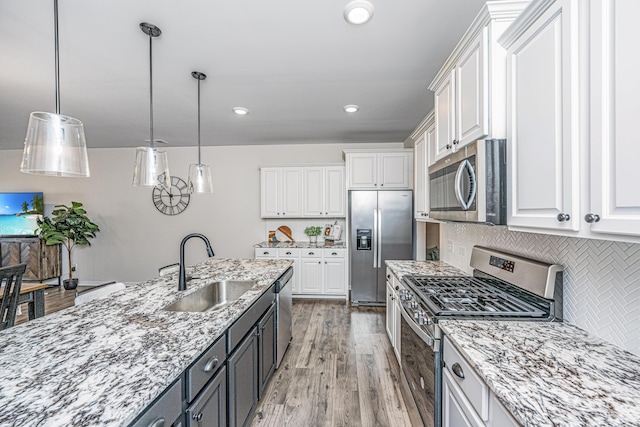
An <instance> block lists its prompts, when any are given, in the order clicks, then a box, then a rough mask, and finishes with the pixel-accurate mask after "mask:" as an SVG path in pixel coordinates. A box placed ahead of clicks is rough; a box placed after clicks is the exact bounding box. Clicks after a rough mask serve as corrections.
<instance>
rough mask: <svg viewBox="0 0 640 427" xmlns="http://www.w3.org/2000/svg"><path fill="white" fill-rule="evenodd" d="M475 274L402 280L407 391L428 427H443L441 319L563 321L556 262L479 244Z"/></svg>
mask: <svg viewBox="0 0 640 427" xmlns="http://www.w3.org/2000/svg"><path fill="white" fill-rule="evenodd" d="M470 264H471V267H473V269H474V270H473V276H442V275H440V276H424V275H419V276H418V275H413V276H412V275H408V276H404V277H403V279H402V280H403V284H404V289H402V290H400V291H399V297H400V299H401V302H402V304H401V305H402V310H401V313H400V314H401V319H400V337H401V339H400V357H401V360H402V363H401V367H402V373H403V377H404V379H405V382H406V385H407V387H406V389H408V392H409V393H410V394H411V396H412V397H413V401H414V403H415V406H416V409H417V412H418V413H419V414H420V418H421V419H422V422H423V424H424V425H425V426H427V427H441V421H442V417H441V409H442V406H441V405H442V404H441V401H442V355H441V341H442V340H441V338H442V332H441V330H440V328H439V327H438V321H440V320H442V319H483V320H528V321H529V320H530V321H553V320H562V271H563V268H562V266H560V265H556V264H547V263H543V262H539V261H534V260H530V259H527V258H523V257H519V256H516V255H512V254H507V253H505V252H500V251H496V250H493V249H487V248H483V247H480V246H475V247H474V248H473V251H472V253H471V262H470Z"/></svg>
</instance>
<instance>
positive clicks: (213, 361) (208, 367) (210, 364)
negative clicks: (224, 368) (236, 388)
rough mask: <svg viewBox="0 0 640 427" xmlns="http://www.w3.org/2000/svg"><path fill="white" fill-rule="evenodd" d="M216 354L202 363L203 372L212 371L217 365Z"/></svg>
mask: <svg viewBox="0 0 640 427" xmlns="http://www.w3.org/2000/svg"><path fill="white" fill-rule="evenodd" d="M218 362H219V360H218V356H214V357H212V358H211V359H209V361H208V362H207V364H206V365H204V371H205V372H212V371H213V370H214V369H215V367H216V366H218Z"/></svg>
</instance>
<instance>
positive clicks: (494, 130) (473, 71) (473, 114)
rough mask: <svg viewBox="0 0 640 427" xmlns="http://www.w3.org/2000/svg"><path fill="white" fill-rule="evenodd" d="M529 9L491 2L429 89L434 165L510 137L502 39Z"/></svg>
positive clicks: (511, 4) (517, 4)
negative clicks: (477, 143) (488, 140)
mask: <svg viewBox="0 0 640 427" xmlns="http://www.w3.org/2000/svg"><path fill="white" fill-rule="evenodd" d="M527 3H528V1H513V2H492V1H490V2H487V3H486V4H485V6H484V7H483V9H482V10H481V11H480V13H479V14H478V16H476V19H475V20H474V21H473V23H472V24H471V26H470V27H469V29H468V30H467V32H466V33H465V34H464V36H463V37H462V39H461V40H460V42H459V43H458V45H457V46H456V48H455V49H454V51H453V52H452V53H451V55H450V56H449V59H447V61H446V62H445V64H444V65H443V67H442V68H441V69H440V72H439V73H438V74H437V75H436V77H435V79H434V80H433V82H431V84H430V85H429V89H430V90H432V91H433V92H434V108H435V145H434V160H433V161H437V160H440V159H441V158H443V157H445V156H447V155H448V154H450V153H452V152H455V151H457V150H458V149H460V148H462V147H463V146H465V145H467V144H469V143H471V142H473V141H476V140H478V139H482V138H499V139H502V138H504V137H505V133H506V129H505V122H504V112H505V103H506V100H505V90H506V88H505V82H504V79H505V51H504V48H502V46H500V45H499V44H498V42H497V38H498V37H499V36H500V35H501V34H502V32H503V31H504V30H505V28H506V27H507V25H508V24H509V23H510V22H511V21H513V20H514V19H515V18H516V17H517V16H518V15H519V14H520V12H521V11H522V10H523V9H524V7H525V6H526V5H527Z"/></svg>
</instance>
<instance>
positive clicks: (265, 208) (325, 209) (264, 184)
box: [260, 166, 346, 218]
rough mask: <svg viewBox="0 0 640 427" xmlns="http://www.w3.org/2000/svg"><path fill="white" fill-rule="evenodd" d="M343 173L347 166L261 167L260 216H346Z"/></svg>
mask: <svg viewBox="0 0 640 427" xmlns="http://www.w3.org/2000/svg"><path fill="white" fill-rule="evenodd" d="M344 175H345V169H344V166H317V167H316V166H314V167H280V168H277V167H273V168H272V167H265V168H261V169H260V186H261V194H260V196H261V203H260V206H261V209H260V210H261V217H262V218H282V217H285V218H304V217H331V218H337V217H344V216H345V214H346V209H345V204H346V194H345V191H346V190H345V177H344Z"/></svg>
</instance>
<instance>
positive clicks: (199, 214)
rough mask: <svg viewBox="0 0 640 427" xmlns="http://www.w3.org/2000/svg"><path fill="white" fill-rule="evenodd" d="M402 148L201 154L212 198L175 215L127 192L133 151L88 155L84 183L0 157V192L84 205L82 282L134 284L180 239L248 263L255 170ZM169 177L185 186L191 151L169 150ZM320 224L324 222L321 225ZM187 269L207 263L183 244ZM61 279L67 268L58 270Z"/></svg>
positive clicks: (258, 226) (48, 204) (260, 226)
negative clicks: (90, 226)
mask: <svg viewBox="0 0 640 427" xmlns="http://www.w3.org/2000/svg"><path fill="white" fill-rule="evenodd" d="M402 146H403V145H402V143H387V144H313V145H306V144H305V145H269V146H236V147H230V146H229V147H225V146H223V147H203V148H202V162H203V163H205V164H209V165H211V167H212V170H213V180H214V187H215V194H213V195H198V196H192V198H191V203H190V205H189V207H188V208H187V209H186V210H185V211H184V212H182V213H181V214H179V215H176V216H166V215H163V214H161V213H160V212H158V211H157V210H156V208H155V207H154V205H153V203H152V201H151V189H150V188H135V187H133V186H132V185H131V179H132V171H133V161H134V152H135V149H134V148H116V149H90V150H89V162H90V167H91V177H90V178H86V179H78V178H53V177H42V176H37V175H27V174H23V173H21V172H20V171H19V165H20V160H21V156H22V151H18V150H2V151H0V191H42V192H44V202H45V213H47V212H50V211H51V210H52V208H53V205H55V204H59V203H64V204H69V203H70V202H71V201H72V200H73V201H80V202H83V203H84V205H85V208H86V209H87V211H88V214H89V217H90V218H91V219H92V220H93V221H94V222H96V223H97V224H98V225H99V226H100V228H101V232H100V233H99V234H98V237H97V238H96V239H94V240H93V241H92V246H91V247H79V248H76V249H75V250H74V253H73V256H74V260H73V262H74V263H76V264H78V271H77V273H76V277H79V278H80V279H81V280H90V281H102V280H118V281H123V282H138V281H142V280H146V279H149V278H152V277H155V276H157V269H158V267H161V266H163V265H167V264H171V263H173V262H177V261H178V258H179V246H180V241H181V240H182V238H183V237H184V236H185V235H187V234H188V233H193V232H199V233H203V234H205V235H206V236H207V237H208V238H209V239H210V240H211V243H212V245H213V249H214V251H215V253H216V256H219V257H233V258H252V257H253V245H254V244H255V243H258V242H261V241H263V240H265V229H266V225H265V220H262V219H261V218H260V173H259V167H260V166H268V165H287V164H321V163H343V162H344V160H343V159H342V150H343V149H348V148H402ZM167 151H168V153H169V166H170V170H171V173H172V174H173V175H177V176H179V177H181V178H183V179H185V181H186V178H187V171H188V168H189V164H190V163H194V162H195V161H196V157H197V152H196V149H195V148H193V147H191V148H168V149H167ZM323 221H324V220H323ZM186 252H187V256H186V262H187V264H194V263H196V262H199V261H200V260H202V259H204V258H205V257H206V252H205V250H204V245H203V244H202V242H200V241H198V240H193V241H190V242H189V243H188V244H187V251H186ZM65 272H66V264H65Z"/></svg>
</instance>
